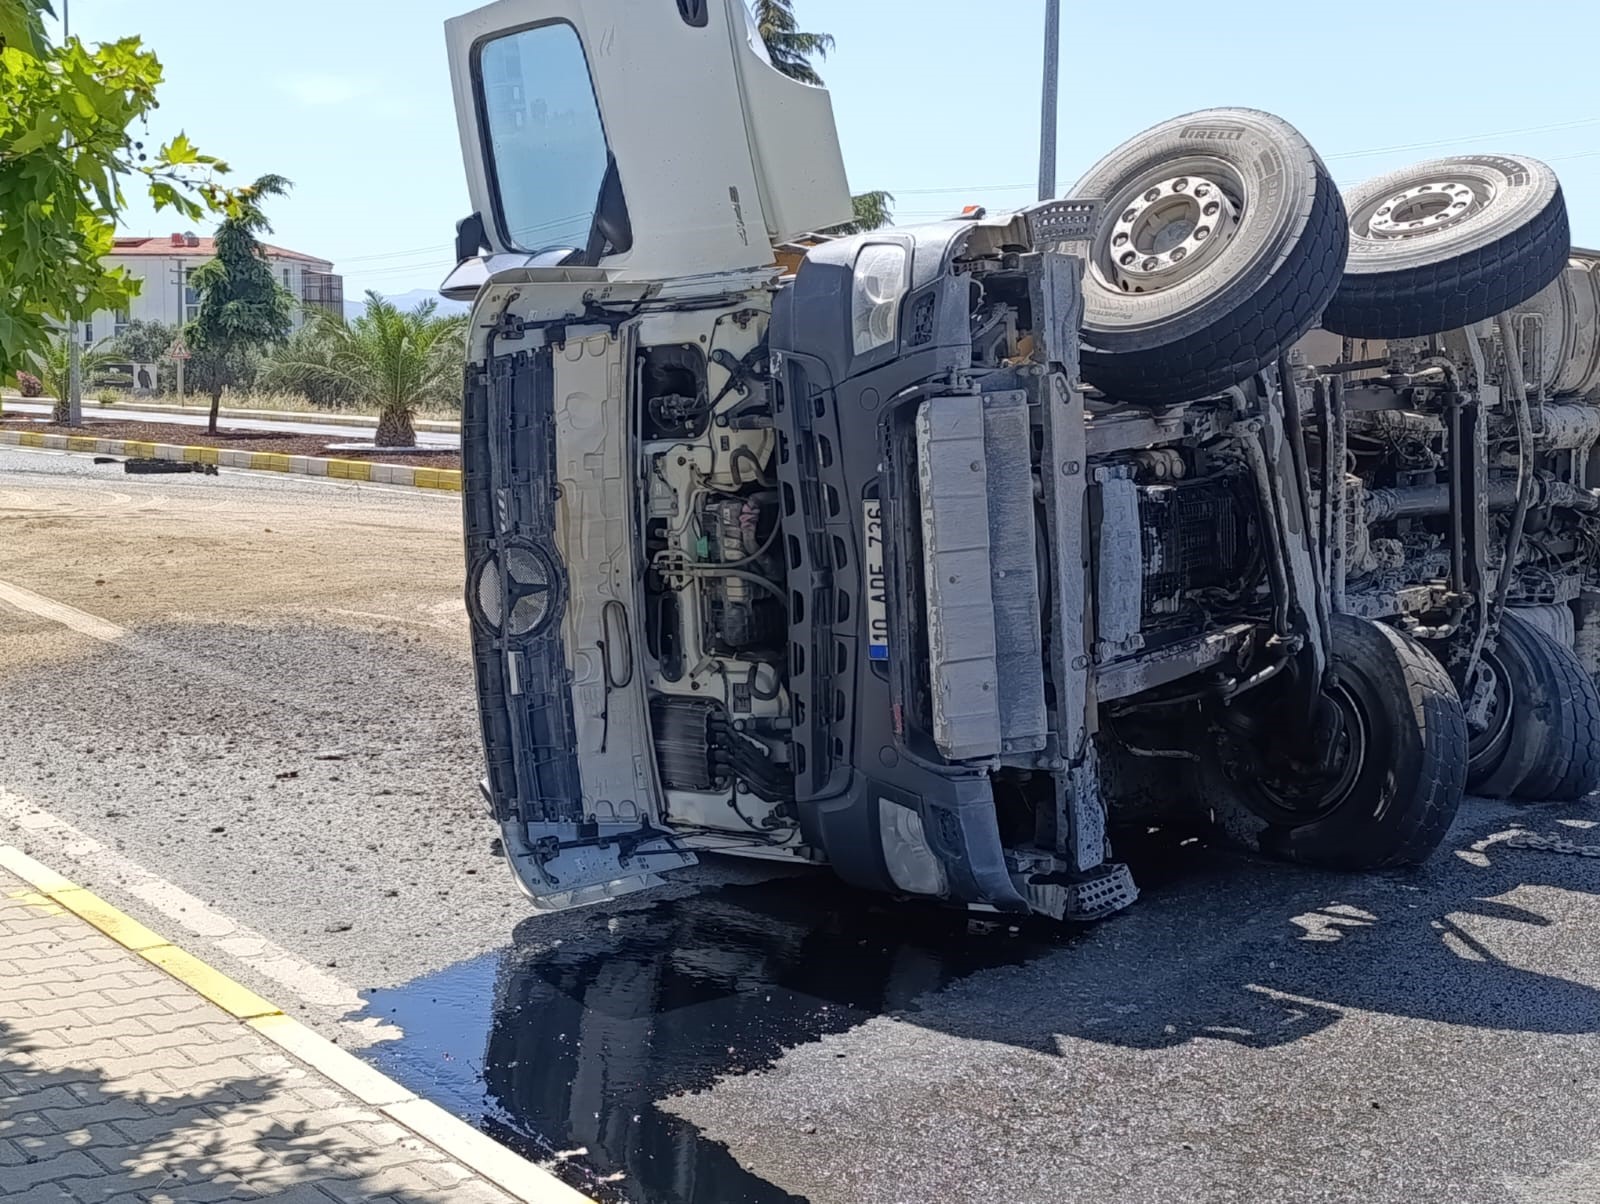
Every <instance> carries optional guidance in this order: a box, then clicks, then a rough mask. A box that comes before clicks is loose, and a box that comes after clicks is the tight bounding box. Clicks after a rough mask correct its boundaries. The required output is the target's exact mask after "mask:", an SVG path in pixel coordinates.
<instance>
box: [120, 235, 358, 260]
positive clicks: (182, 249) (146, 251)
mask: <svg viewBox="0 0 1600 1204" xmlns="http://www.w3.org/2000/svg"><path fill="white" fill-rule="evenodd" d="M180 238H183V236H182V235H169V236H166V237H156V236H155V235H143V236H130V237H122V236H118V237H117V238H115V239H113V240H112V247H111V253H112V254H113V255H155V256H160V255H175V256H181V257H184V258H194V259H211V258H213V257H214V256H215V255H216V253H217V240H216V239H214V238H196V239H193V240H192V241H193V245H192V246H191V245H190V241H189V240H187V239H185V240H184V241H181V242H180V241H178V240H179V239H180ZM262 246H263V247H265V248H266V252H267V254H268V255H269V256H271V257H272V258H274V259H296V260H299V261H300V262H302V263H317V264H322V265H323V266H324V267H330V268H331V267H332V266H333V264H332V261H331V260H327V259H323V258H322V257H321V256H319V255H305V254H302V253H301V252H299V251H291V250H289V249H288V248H286V247H275V246H273V245H272V244H271V243H263V244H262Z"/></svg>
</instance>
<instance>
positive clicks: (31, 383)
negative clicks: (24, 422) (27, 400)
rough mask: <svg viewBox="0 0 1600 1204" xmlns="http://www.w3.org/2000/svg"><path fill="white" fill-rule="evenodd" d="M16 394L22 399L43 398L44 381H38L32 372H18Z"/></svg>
mask: <svg viewBox="0 0 1600 1204" xmlns="http://www.w3.org/2000/svg"><path fill="white" fill-rule="evenodd" d="M17 392H19V393H21V394H22V395H23V396H24V397H43V396H44V381H42V380H40V379H39V378H38V377H37V376H35V375H34V374H33V373H32V372H18V373H17Z"/></svg>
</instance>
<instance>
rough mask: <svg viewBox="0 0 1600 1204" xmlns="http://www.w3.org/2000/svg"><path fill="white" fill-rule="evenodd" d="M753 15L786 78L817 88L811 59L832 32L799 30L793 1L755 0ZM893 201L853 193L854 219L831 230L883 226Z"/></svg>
mask: <svg viewBox="0 0 1600 1204" xmlns="http://www.w3.org/2000/svg"><path fill="white" fill-rule="evenodd" d="M755 16H756V30H757V32H759V33H760V34H761V41H762V42H763V43H764V44H765V45H766V48H767V57H768V58H769V59H771V60H772V65H773V66H774V67H776V68H777V69H778V70H779V71H781V72H783V74H785V75H787V76H788V77H789V78H790V79H797V80H799V81H800V82H801V83H805V84H816V85H817V86H819V87H820V86H821V84H822V76H820V75H819V74H817V69H816V68H815V67H814V66H812V64H811V59H812V56H813V55H815V56H816V57H817V58H823V59H825V58H827V57H828V51H830V50H832V49H833V45H834V43H833V35H832V34H831V33H804V32H802V31H801V29H800V22H799V20H798V19H797V18H796V17H795V15H794V0H756V3H755ZM893 200H894V194H893V193H889V192H884V191H882V190H881V189H880V190H879V191H877V192H863V193H861V194H859V195H858V196H853V197H851V198H850V202H851V204H852V205H853V206H854V208H855V212H856V215H855V218H854V220H852V221H849V222H846V223H845V224H844V225H842V226H836V227H835V229H836V230H838V231H839V232H840V233H841V234H860V233H863V232H865V231H867V230H876V229H878V228H879V227H880V226H887V225H888V224H889V223H890V222H891V221H893V220H894V215H893V214H892V213H891V212H890V209H889V205H890V202H892V201H893Z"/></svg>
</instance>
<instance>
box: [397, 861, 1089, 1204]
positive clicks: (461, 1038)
mask: <svg viewBox="0 0 1600 1204" xmlns="http://www.w3.org/2000/svg"><path fill="white" fill-rule="evenodd" d="M581 914H582V913H572V915H573V917H578V916H580V915H581ZM548 923H549V922H548V921H545V920H538V919H535V920H529V921H525V922H524V923H523V924H522V925H521V926H520V927H519V929H518V931H517V933H516V938H515V943H514V944H512V945H511V946H510V947H509V948H507V949H505V950H503V951H502V952H500V953H496V954H490V955H487V956H485V957H481V958H477V959H475V960H473V961H469V962H463V963H460V964H459V965H456V966H452V967H450V968H448V969H446V970H443V971H440V972H439V973H437V974H434V975H430V976H428V977H426V978H422V979H418V980H416V981H414V982H412V983H409V984H406V985H404V986H402V987H398V988H394V989H388V990H378V991H373V992H371V993H370V994H369V999H370V1006H369V1014H370V1015H373V1016H377V1017H380V1018H382V1019H384V1020H387V1021H392V1022H393V1023H395V1024H397V1025H399V1026H400V1028H402V1029H403V1030H404V1032H405V1036H404V1038H402V1039H401V1040H399V1041H396V1042H393V1043H389V1044H384V1045H379V1046H375V1047H374V1048H373V1049H371V1050H369V1051H368V1053H367V1056H368V1057H369V1058H371V1059H372V1060H374V1061H375V1062H377V1063H378V1064H379V1065H380V1067H381V1068H382V1069H383V1070H385V1071H386V1072H387V1073H389V1074H391V1075H392V1076H393V1077H395V1078H397V1079H399V1080H400V1081H401V1082H402V1083H404V1084H405V1085H406V1086H408V1087H409V1088H411V1089H412V1090H414V1091H417V1092H419V1093H421V1094H424V1095H426V1096H427V1097H428V1098H430V1099H433V1100H434V1101H436V1102H438V1103H440V1104H442V1105H443V1106H445V1107H447V1108H450V1109H451V1110H452V1111H455V1112H457V1113H458V1114H460V1115H463V1116H466V1117H468V1118H470V1119H475V1120H476V1121H477V1122H478V1123H480V1124H481V1125H482V1126H483V1127H484V1128H485V1129H486V1130H487V1131H489V1132H491V1133H493V1134H494V1135H495V1136H496V1137H498V1138H500V1139H501V1140H503V1141H505V1142H507V1143H508V1144H510V1145H513V1146H515V1147H518V1148H520V1149H521V1151H522V1152H523V1153H525V1154H527V1155H528V1156H530V1157H532V1158H534V1159H535V1160H539V1161H542V1160H545V1159H547V1158H549V1156H550V1155H551V1154H552V1153H555V1152H560V1151H572V1150H579V1149H581V1150H584V1151H586V1153H584V1154H582V1155H573V1156H572V1157H571V1158H569V1159H568V1160H566V1161H565V1163H564V1165H565V1169H566V1171H567V1173H568V1177H569V1178H570V1181H571V1182H572V1183H573V1184H574V1186H577V1187H579V1188H580V1189H581V1190H584V1191H587V1192H589V1193H591V1194H593V1195H595V1196H597V1197H598V1198H600V1199H602V1200H628V1201H632V1202H634V1204H700V1202H711V1201H716V1202H717V1204H776V1202H779V1201H791V1200H795V1199H797V1198H798V1197H795V1196H792V1195H790V1194H789V1193H788V1192H786V1191H784V1190H782V1189H780V1188H778V1187H777V1186H775V1185H773V1184H771V1183H768V1182H766V1181H765V1180H763V1179H760V1178H758V1177H757V1176H755V1175H753V1174H751V1173H750V1172H748V1171H746V1170H745V1169H744V1168H743V1167H741V1166H740V1165H739V1164H738V1163H737V1162H736V1161H734V1159H733V1158H732V1157H731V1156H730V1155H729V1153H728V1151H727V1150H726V1149H725V1148H724V1147H723V1146H721V1145H720V1144H717V1143H715V1142H712V1141H709V1140H707V1139H705V1138H703V1137H702V1136H701V1135H700V1133H699V1131H698V1130H697V1129H696V1128H695V1127H694V1126H692V1125H690V1124H688V1123H687V1122H685V1121H683V1120H680V1119H678V1118H677V1117H674V1116H672V1115H670V1114H668V1113H666V1112H665V1111H663V1110H661V1109H659V1108H657V1107H656V1101H658V1100H661V1099H665V1098H666V1097H668V1096H671V1095H674V1094H677V1093H679V1092H685V1091H697V1090H702V1089H705V1088H708V1087H710V1086H712V1085H713V1084H714V1083H715V1082H716V1081H717V1080H718V1079H719V1078H720V1077H722V1076H725V1075H738V1074H747V1073H750V1072H751V1071H755V1070H760V1069H762V1068H764V1067H767V1066H770V1065H772V1063H773V1062H774V1061H776V1060H777V1058H778V1057H779V1056H780V1055H781V1054H782V1053H783V1052H784V1051H785V1050H787V1049H790V1048H792V1047H794V1046H796V1045H800V1044H802V1043H805V1042H808V1041H814V1040H816V1039H818V1038H819V1037H822V1036H823V1035H825V1034H829V1033H838V1032H843V1031H846V1030H848V1029H850V1028H853V1027H855V1026H856V1025H858V1024H861V1023H863V1022H865V1021H866V1020H869V1019H871V1018H872V1017H874V1016H879V1015H882V1014H884V1013H891V1012H896V1011H901V1010H906V1009H911V1010H912V1011H913V1012H914V1009H915V1006H916V1001H917V999H918V997H919V996H921V995H923V994H924V993H926V992H929V991H936V990H938V989H940V988H941V987H943V986H945V985H947V984H948V983H951V982H953V981H955V980H956V979H959V978H962V977H964V976H966V975H968V974H971V973H974V972H976V971H979V970H983V969H989V968H993V967H1000V966H1006V965H1014V964H1017V963H1020V962H1023V961H1026V960H1028V959H1030V958H1032V957H1035V956H1040V955H1043V954H1046V953H1049V952H1051V951H1053V950H1055V949H1058V948H1060V946H1061V944H1062V942H1063V941H1067V940H1071V939H1072V937H1071V935H1070V934H1069V933H1064V932H1062V931H1060V930H1056V929H1053V928H1044V927H1035V926H1033V925H1031V924H1030V925H1027V926H1025V927H1024V928H1022V929H1020V930H1018V929H1015V928H1014V927H1013V926H1012V925H1010V924H1008V923H1006V922H1004V921H1000V920H995V921H989V920H982V921H978V920H971V919H969V918H968V917H966V916H964V915H962V914H960V913H956V912H950V911H940V910H935V909H930V908H920V907H912V906H908V905H904V904H898V903H895V902H893V901H891V900H888V899H884V898H880V897H878V896H874V895H867V894H862V893H859V892H855V891H852V890H849V889H847V888H845V887H843V886H841V885H839V884H837V883H836V882H833V881H832V880H830V879H828V878H826V877H823V876H821V875H817V876H807V877H804V878H798V879H796V878H784V879H777V880H773V881H770V882H764V883H759V884H756V885H740V886H726V887H721V888H718V889H715V890H709V891H705V892H702V893H699V894H696V895H692V896H687V897H680V898H673V899H665V900H662V901H660V902H658V903H655V904H653V905H649V906H646V907H643V908H638V909H635V910H629V911H623V912H620V913H609V914H608V913H604V912H594V913H591V914H590V915H589V916H587V917H585V918H584V919H582V920H579V921H578V923H577V924H576V925H575V924H574V923H573V922H572V918H569V919H568V920H567V921H566V923H565V926H564V931H565V932H566V934H567V935H566V936H565V937H564V939H562V940H561V942H560V943H559V944H552V942H551V940H550V936H549V930H548V929H546V930H545V931H543V932H541V931H540V926H541V925H544V924H548ZM775 1136H776V1135H775Z"/></svg>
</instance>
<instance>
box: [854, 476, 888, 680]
mask: <svg viewBox="0 0 1600 1204" xmlns="http://www.w3.org/2000/svg"><path fill="white" fill-rule="evenodd" d="M861 515H862V518H863V519H864V520H865V526H866V529H867V656H868V657H870V658H871V659H872V660H875V661H886V660H888V659H889V605H888V593H889V591H888V585H887V583H886V582H885V580H884V576H883V503H882V502H880V501H879V500H878V499H877V498H868V499H866V500H865V501H864V502H862V503H861Z"/></svg>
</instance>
